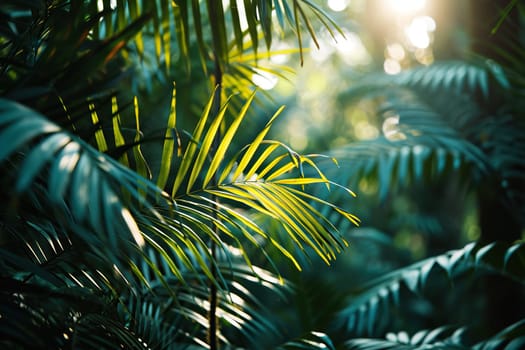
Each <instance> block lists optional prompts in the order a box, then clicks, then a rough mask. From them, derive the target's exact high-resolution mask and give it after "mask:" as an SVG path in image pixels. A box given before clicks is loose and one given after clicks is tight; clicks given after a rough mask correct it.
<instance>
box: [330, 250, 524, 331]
mask: <svg viewBox="0 0 525 350" xmlns="http://www.w3.org/2000/svg"><path fill="white" fill-rule="evenodd" d="M523 254H525V246H524V245H523V244H521V243H520V244H515V245H508V244H504V243H492V244H489V245H486V246H482V245H478V244H475V243H471V244H468V245H466V246H465V247H464V248H463V249H459V250H454V251H450V252H448V253H446V254H443V255H439V256H436V257H432V258H428V259H425V260H422V261H419V262H417V263H415V264H413V265H410V266H407V267H405V268H402V269H399V270H396V271H393V272H391V273H388V274H385V275H383V276H381V277H379V278H377V279H375V280H372V281H370V282H369V283H367V284H365V285H364V286H362V287H361V288H360V291H358V292H357V293H356V296H355V299H354V301H353V302H351V304H350V305H349V306H348V307H347V308H346V309H345V310H344V311H342V312H341V314H340V320H339V322H338V323H339V324H344V325H345V326H344V327H345V329H346V330H347V331H350V332H355V333H357V334H374V331H375V330H376V329H377V327H378V326H379V325H380V324H385V323H387V316H386V315H387V313H386V311H387V310H389V309H390V307H391V306H392V305H396V306H397V305H399V303H400V291H401V288H406V289H407V290H409V291H410V292H412V293H414V294H420V293H423V292H424V289H425V287H426V286H427V284H428V283H429V281H430V280H432V278H434V277H433V276H436V274H438V273H443V272H444V273H445V274H446V275H447V276H448V278H451V279H455V278H458V277H460V276H462V275H463V274H464V273H465V272H467V271H469V270H472V269H476V270H477V271H487V272H491V273H498V274H501V275H503V276H506V277H508V278H511V279H514V280H516V281H517V282H519V283H523V281H524V279H523V278H524V273H523V271H524V269H523V267H524V266H523V264H524V261H525V260H523Z"/></svg>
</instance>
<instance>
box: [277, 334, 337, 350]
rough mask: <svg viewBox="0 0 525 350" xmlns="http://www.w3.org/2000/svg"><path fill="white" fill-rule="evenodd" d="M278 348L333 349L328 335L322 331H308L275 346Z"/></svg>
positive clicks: (291, 349)
mask: <svg viewBox="0 0 525 350" xmlns="http://www.w3.org/2000/svg"><path fill="white" fill-rule="evenodd" d="M276 349H278V350H293V349H297V350H298V349H312V350H313V349H330V350H335V346H334V344H333V343H332V340H331V339H330V337H329V336H328V335H326V334H324V333H322V332H315V331H313V332H310V333H309V334H306V335H305V336H303V337H301V338H299V339H294V340H291V341H289V342H287V343H285V344H283V345H281V346H278V347H276Z"/></svg>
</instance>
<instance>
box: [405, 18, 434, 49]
mask: <svg viewBox="0 0 525 350" xmlns="http://www.w3.org/2000/svg"><path fill="white" fill-rule="evenodd" d="M435 30H436V22H435V21H434V19H433V18H432V17H429V16H420V17H416V18H414V19H413V20H412V22H411V23H410V25H409V26H408V27H406V28H405V34H406V36H407V38H408V40H409V41H410V43H411V44H412V45H413V46H414V47H416V48H419V49H426V48H427V47H429V46H430V42H431V37H430V33H431V32H433V31H435Z"/></svg>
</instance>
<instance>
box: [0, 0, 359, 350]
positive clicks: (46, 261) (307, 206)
mask: <svg viewBox="0 0 525 350" xmlns="http://www.w3.org/2000/svg"><path fill="white" fill-rule="evenodd" d="M232 4H234V3H232ZM235 4H236V3H235ZM244 4H245V7H246V9H245V14H246V17H247V22H248V29H247V30H246V31H245V32H241V31H240V26H239V21H238V19H239V11H240V9H238V8H237V7H236V6H231V7H228V8H223V3H221V2H212V1H208V2H203V3H201V2H198V1H193V2H192V3H191V4H189V3H188V2H187V1H181V2H169V1H164V0H161V1H147V2H140V1H117V2H116V4H113V3H112V2H111V1H102V2H100V3H98V2H95V1H73V2H67V1H59V0H57V1H36V2H17V1H7V2H3V3H2V5H0V14H1V16H2V18H4V19H5V21H3V22H2V27H1V29H2V30H1V32H0V42H1V44H2V46H1V49H0V53H1V60H0V84H1V86H2V88H1V90H0V94H1V98H0V149H1V151H0V170H1V173H2V177H1V178H0V184H1V186H2V189H5V191H3V193H2V195H1V199H2V200H3V201H4V202H5V203H6V206H5V207H4V209H2V210H1V211H0V241H1V246H0V249H1V253H2V254H0V256H1V258H0V267H2V272H1V274H0V279H1V285H2V288H1V293H2V295H3V297H2V303H1V305H0V334H1V337H0V344H2V346H3V347H5V348H26V347H36V348H61V347H71V348H77V347H80V348H96V349H115V348H129V349H143V348H155V349H175V348H177V349H179V348H194V347H205V348H206V347H212V348H213V347H215V344H213V343H210V342H211V340H209V336H210V334H214V335H216V337H217V338H218V340H219V341H218V343H219V344H221V345H224V346H226V347H236V348H239V347H245V348H254V347H255V348H257V347H261V348H262V347H264V346H266V345H265V344H267V346H279V345H278V344H279V343H280V342H281V340H284V341H282V344H283V345H281V348H283V349H293V348H326V347H327V346H328V347H332V348H333V344H332V343H331V341H330V339H329V338H328V337H327V336H326V335H324V334H322V333H319V332H316V331H315V330H309V331H308V332H306V335H304V337H297V338H296V339H294V340H290V341H288V339H286V337H287V336H288V335H284V333H283V332H282V330H281V329H278V328H277V327H276V326H275V325H274V324H272V323H271V322H270V321H269V320H270V317H269V315H268V314H267V310H265V307H264V304H263V303H262V302H261V301H260V300H259V296H258V294H257V293H258V291H259V290H260V289H263V290H265V291H266V292H270V293H275V295H277V297H278V298H287V294H289V291H288V289H287V288H288V285H287V283H288V282H286V281H285V279H284V278H283V277H282V276H281V275H279V270H278V269H277V267H276V264H275V262H274V260H275V259H276V257H277V258H280V257H284V258H285V259H286V260H287V261H288V263H289V264H291V265H293V266H294V267H295V268H297V269H301V267H302V266H301V264H300V261H301V260H302V258H301V256H302V255H303V254H305V253H306V251H312V252H313V253H314V255H316V256H318V257H320V258H321V259H322V260H323V261H325V262H326V263H330V262H332V261H333V260H334V259H335V257H336V254H337V253H339V252H340V251H341V250H342V249H344V248H345V247H346V245H347V243H346V241H345V239H344V237H343V235H342V234H341V233H340V232H339V231H338V230H337V228H336V227H335V226H334V225H332V224H331V222H330V221H329V220H328V219H327V218H326V217H325V216H324V215H323V214H322V213H321V212H320V211H319V208H318V205H320V206H321V207H325V206H326V207H328V208H330V209H331V210H335V211H336V212H337V213H339V214H340V215H341V216H342V217H344V218H345V220H349V221H350V222H352V223H354V224H357V223H358V219H357V218H356V217H355V216H354V215H352V214H350V213H348V212H347V211H345V210H343V209H341V208H339V207H337V206H335V205H333V204H331V203H328V202H325V201H323V200H321V199H320V198H317V197H315V196H313V195H311V194H310V189H311V188H313V187H315V186H326V187H329V188H335V189H336V190H343V191H344V192H345V194H346V195H348V196H351V195H353V194H352V192H351V191H349V190H347V189H345V188H342V187H338V186H337V185H336V184H335V183H333V182H332V181H330V180H329V179H328V178H327V177H326V176H325V175H324V173H323V172H322V171H321V170H320V169H319V168H318V167H317V165H316V163H315V162H316V156H303V155H299V154H297V153H296V152H294V151H293V150H292V149H290V148H289V147H288V146H286V145H285V144H283V143H281V142H279V141H273V140H268V139H266V135H267V133H268V130H269V129H270V127H271V125H272V123H273V121H274V119H275V118H276V117H277V116H278V115H279V113H280V112H281V110H282V108H281V109H278V110H277V112H276V113H275V115H274V116H273V117H271V118H270V119H269V121H268V122H267V124H266V125H265V126H264V127H263V128H262V129H261V131H259V132H258V133H257V134H256V135H255V136H254V137H253V139H252V140H251V141H250V142H249V143H248V145H246V146H245V147H239V146H238V145H237V144H235V143H234V140H236V139H238V138H240V136H242V135H241V132H240V131H241V128H242V127H243V126H242V122H243V121H244V120H245V119H247V118H246V117H247V115H248V111H249V110H250V109H251V108H252V107H251V106H252V102H253V100H254V99H255V93H253V92H252V91H251V90H253V89H252V88H251V85H252V84H251V81H249V78H250V79H251V74H250V73H251V72H253V68H252V67H251V65H250V64H252V63H253V62H255V64H257V61H258V59H259V56H258V54H257V48H258V39H259V36H260V35H261V34H262V36H263V37H264V40H265V42H266V45H267V48H268V49H269V48H270V45H271V40H272V17H271V11H270V7H271V6H276V8H277V9H278V10H279V11H278V14H277V20H278V21H279V24H280V26H281V29H282V30H284V29H286V28H288V27H286V26H285V20H286V21H288V22H289V24H291V25H292V27H293V28H294V29H295V31H296V32H295V34H296V35H297V38H298V40H299V45H300V46H301V42H302V41H301V40H302V39H301V38H302V31H303V30H304V28H303V27H302V25H301V23H302V24H303V25H304V26H305V27H306V29H307V31H308V32H309V34H310V35H311V36H312V37H314V38H315V32H314V31H313V29H312V28H313V27H312V25H311V23H310V19H309V18H308V17H307V16H306V12H305V10H306V9H307V8H308V9H310V10H311V11H312V14H313V15H314V16H316V18H318V19H319V20H320V21H321V23H322V24H323V25H326V26H334V27H335V25H334V24H333V23H332V22H330V21H329V20H328V19H327V17H326V15H325V14H324V12H322V10H320V9H319V8H318V7H317V6H316V5H314V4H313V3H310V2H303V1H293V3H292V4H291V5H290V4H288V3H286V2H285V1H276V2H275V3H274V4H272V3H271V2H268V1H262V2H261V1H259V2H253V3H252V2H244ZM100 5H102V7H101V8H99V6H100ZM113 6H115V7H114V8H113ZM190 7H191V14H192V15H191V16H190V14H189V13H190ZM230 17H231V18H232V19H233V21H232V22H230V21H229V18H230ZM230 23H233V24H232V25H233V29H234V34H235V39H234V43H233V44H231V43H229V42H228V40H227V39H226V32H227V31H228V30H230V29H231V27H230ZM335 28H336V27H335ZM190 33H191V35H190ZM174 38H176V40H174ZM246 39H250V40H246ZM172 44H174V45H172ZM150 45H152V46H153V47H154V51H155V56H156V59H157V63H164V64H165V66H166V70H167V72H166V77H170V79H171V77H172V76H171V74H173V73H174V72H175V73H176V74H175V78H178V77H179V76H177V74H179V73H178V72H179V70H180V68H179V66H180V65H181V64H183V65H185V70H186V74H190V75H191V76H192V77H196V78H198V79H203V82H200V85H205V86H209V85H212V87H213V85H215V84H220V83H221V81H222V79H221V78H222V71H224V77H226V78H228V79H229V80H228V79H225V82H226V83H228V82H230V83H231V85H230V87H229V86H228V85H226V86H224V87H223V86H221V85H219V86H218V87H216V88H215V89H216V90H215V93H211V96H212V97H210V98H209V99H208V100H207V103H206V101H199V102H198V104H193V102H194V101H185V100H184V99H182V100H183V102H185V103H184V106H183V107H184V108H182V111H183V112H185V111H186V109H192V110H199V109H200V110H202V111H201V112H200V117H199V119H198V121H197V122H196V123H192V122H190V123H188V122H187V120H184V118H185V117H186V118H190V117H191V115H185V113H181V112H180V111H181V109H178V108H177V106H178V105H179V106H181V105H182V104H181V103H180V101H179V98H178V96H177V91H178V90H177V89H174V90H173V96H172V102H171V110H170V112H169V115H168V118H167V121H166V123H165V124H163V122H160V123H159V122H156V124H157V125H160V127H159V129H160V130H161V131H160V132H159V130H154V131H153V132H152V133H151V134H144V132H143V130H142V129H141V125H142V126H144V125H148V124H149V123H150V122H151V121H153V120H154V116H151V115H147V114H144V112H143V110H141V108H140V107H139V99H138V98H137V97H135V96H134V97H133V98H131V97H128V96H127V95H128V93H129V89H126V88H124V83H125V82H126V81H129V80H130V79H131V80H133V78H130V76H129V74H130V72H133V69H134V67H133V65H134V64H136V57H137V56H138V57H141V58H144V57H146V55H147V52H146V50H147V48H148V47H149V46H150ZM195 48H196V49H197V50H195ZM247 50H251V52H250V51H247ZM244 51H247V52H246V53H245V56H244V57H242V54H243V52H244ZM196 59H197V61H198V60H200V61H201V62H202V68H203V72H204V73H200V75H199V74H194V73H193V72H191V70H190V69H189V68H190V66H191V64H192V63H193V62H194V61H195V60H196ZM139 61H140V59H139ZM230 62H231V63H232V65H230ZM236 64H237V66H236ZM210 68H213V69H210ZM266 69H269V70H272V68H266ZM210 71H213V73H208V72H210ZM210 80H212V84H210ZM185 83H186V84H187V82H185ZM182 85H183V87H184V84H182ZM195 86H197V87H198V86H199V82H195ZM232 86H234V87H236V88H237V89H238V90H239V91H241V92H242V93H241V95H242V97H243V98H244V99H245V101H243V102H242V103H241V104H239V103H238V102H235V104H236V105H235V107H232V105H233V104H234V103H233V102H232V101H233V99H231V98H230V97H229V96H228V95H227V94H228V93H229V92H230V91H231V87H232ZM207 90H212V89H209V87H207V88H205V89H204V92H205V94H208V92H207ZM122 91H124V93H122ZM183 91H184V88H183ZM248 92H249V93H248ZM221 95H222V96H221ZM217 96H220V97H219V98H217ZM224 97H228V99H227V100H226V101H224ZM131 100H133V102H124V103H123V102H122V101H131ZM187 104H189V105H187ZM203 104H205V106H204V107H203ZM130 109H131V111H130ZM181 115H182V117H181ZM181 119H182V121H183V122H182V123H181V122H180V120H181ZM187 125H191V127H192V128H193V130H192V131H191V132H188V131H186V129H185V127H186V126H187ZM148 126H149V125H148ZM153 143H155V144H156V145H157V146H159V147H157V150H158V152H156V153H155V152H153V153H152V152H151V150H152V149H155V148H154V147H153V148H149V146H150V145H151V144H153ZM156 162H159V163H160V166H159V167H150V166H149V163H156ZM307 168H312V169H313V171H314V173H315V175H312V176H308V177H307V176H305V175H304V174H305V169H307ZM312 203H315V204H316V205H313V204H312ZM254 214H260V215H262V217H265V218H266V220H260V217H258V216H256V215H254ZM269 222H271V225H270V226H267V225H268V223H269ZM268 227H272V228H274V227H277V228H278V230H276V231H274V230H269V229H268ZM283 233H284V234H283ZM267 243H268V244H269V245H270V246H271V247H273V248H274V249H273V250H272V254H273V255H272V254H270V253H269V252H268V251H267V246H266V244H267ZM290 246H291V247H294V248H293V249H292V248H290ZM252 254H257V256H263V257H265V260H266V264H269V265H270V266H272V267H273V269H274V270H275V271H274V272H270V271H267V270H265V269H263V268H261V267H258V266H256V265H255V264H254V263H253V262H252V259H253V257H254V255H252ZM275 272H277V274H274V273H275ZM212 297H217V298H218V303H217V305H216V306H212V305H211V302H210V300H211V298H212ZM215 307H216V309H214V308H215ZM214 318H217V320H218V321H219V324H220V328H219V329H213V328H212V326H211V325H212V323H211V322H210V321H211V320H212V319H214ZM268 334H273V335H275V337H274V338H271V339H264V337H267V335H268Z"/></svg>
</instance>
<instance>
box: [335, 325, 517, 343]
mask: <svg viewBox="0 0 525 350" xmlns="http://www.w3.org/2000/svg"><path fill="white" fill-rule="evenodd" d="M468 332H469V330H468V329H467V328H459V329H456V328H454V327H450V326H443V327H439V328H436V329H431V330H422V331H418V332H416V333H415V334H413V335H412V336H410V335H409V334H408V333H407V332H398V333H388V334H387V335H386V339H365V338H358V339H352V340H349V341H347V342H345V347H344V349H347V350H382V349H387V350H447V349H451V350H454V349H457V350H467V349H475V350H481V349H483V350H496V349H500V350H512V349H519V348H520V347H522V346H523V344H525V328H524V321H519V322H517V323H515V324H513V325H510V326H509V327H507V328H505V329H504V330H502V331H501V332H499V333H497V334H496V335H493V336H490V337H487V338H485V339H483V340H473V339H469V336H468V335H467V336H465V333H468Z"/></svg>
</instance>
